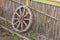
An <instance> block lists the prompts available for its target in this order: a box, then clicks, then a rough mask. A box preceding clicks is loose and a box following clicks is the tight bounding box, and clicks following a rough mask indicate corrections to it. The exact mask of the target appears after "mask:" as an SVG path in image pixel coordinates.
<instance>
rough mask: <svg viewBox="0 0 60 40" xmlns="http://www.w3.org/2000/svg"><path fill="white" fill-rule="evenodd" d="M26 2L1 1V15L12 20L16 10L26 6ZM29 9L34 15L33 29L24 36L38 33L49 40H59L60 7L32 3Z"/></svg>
mask: <svg viewBox="0 0 60 40" xmlns="http://www.w3.org/2000/svg"><path fill="white" fill-rule="evenodd" d="M25 1H26V0H0V15H1V16H2V17H5V18H7V19H9V20H11V18H12V14H13V12H14V11H15V9H16V8H17V7H18V6H20V5H21V3H22V4H25V3H26V2H25ZM29 8H30V9H31V11H32V14H33V24H32V25H31V29H30V30H29V31H28V32H27V33H23V34H24V35H25V36H26V35H27V34H30V36H32V35H33V34H35V33H38V34H40V35H44V36H45V37H47V38H48V39H47V40H49V39H53V40H59V39H60V38H59V37H60V31H59V29H60V7H57V6H53V5H48V4H44V3H39V2H35V1H31V2H30V5H29ZM23 34H22V35H23Z"/></svg>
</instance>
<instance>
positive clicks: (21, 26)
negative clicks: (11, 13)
mask: <svg viewBox="0 0 60 40" xmlns="http://www.w3.org/2000/svg"><path fill="white" fill-rule="evenodd" d="M21 30H23V23H22V22H21Z"/></svg>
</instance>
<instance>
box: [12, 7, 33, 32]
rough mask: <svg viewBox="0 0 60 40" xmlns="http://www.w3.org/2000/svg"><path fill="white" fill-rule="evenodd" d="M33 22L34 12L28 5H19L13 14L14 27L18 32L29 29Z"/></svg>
mask: <svg viewBox="0 0 60 40" xmlns="http://www.w3.org/2000/svg"><path fill="white" fill-rule="evenodd" d="M31 23H32V13H31V11H30V9H29V8H28V7H26V6H19V7H18V8H17V9H16V10H15V12H14V13H13V15H12V27H13V29H14V30H15V31H17V32H25V31H27V30H28V29H29V28H30V26H31Z"/></svg>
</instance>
